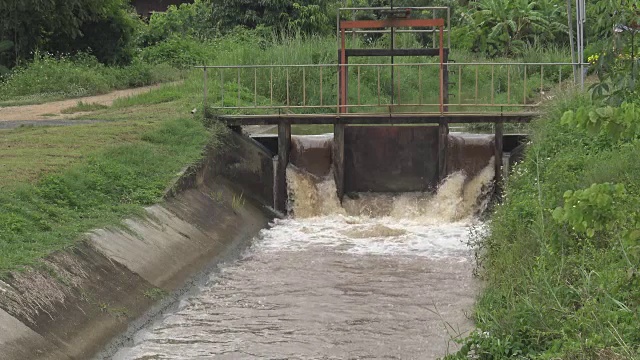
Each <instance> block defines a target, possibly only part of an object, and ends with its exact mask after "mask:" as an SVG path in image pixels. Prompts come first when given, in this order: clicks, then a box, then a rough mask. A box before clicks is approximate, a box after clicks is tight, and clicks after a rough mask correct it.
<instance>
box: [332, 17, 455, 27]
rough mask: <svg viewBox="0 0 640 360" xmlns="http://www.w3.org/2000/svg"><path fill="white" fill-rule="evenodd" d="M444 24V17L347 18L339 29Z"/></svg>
mask: <svg viewBox="0 0 640 360" xmlns="http://www.w3.org/2000/svg"><path fill="white" fill-rule="evenodd" d="M437 26H444V19H384V20H348V21H341V22H340V30H347V29H379V28H387V27H393V28H397V27H437Z"/></svg>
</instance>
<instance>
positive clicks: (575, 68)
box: [567, 0, 578, 84]
mask: <svg viewBox="0 0 640 360" xmlns="http://www.w3.org/2000/svg"><path fill="white" fill-rule="evenodd" d="M572 11H573V7H572V6H571V0H567V20H568V24H569V45H570V46H571V63H572V64H573V83H574V84H577V83H578V65H576V49H575V46H574V44H573V16H571V12H572Z"/></svg>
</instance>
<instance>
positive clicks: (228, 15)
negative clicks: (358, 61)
mask: <svg viewBox="0 0 640 360" xmlns="http://www.w3.org/2000/svg"><path fill="white" fill-rule="evenodd" d="M338 4H339V1H336V0H300V1H295V0H262V1H254V0H214V1H213V20H214V22H215V24H216V26H217V27H218V28H219V29H220V30H221V31H223V32H225V31H229V30H231V29H233V28H234V27H236V26H245V27H247V28H250V29H253V28H256V27H258V26H265V27H269V28H272V29H274V30H276V31H301V32H303V33H306V34H327V33H329V32H331V31H332V29H333V28H334V21H332V19H334V18H335V14H336V10H337V7H338Z"/></svg>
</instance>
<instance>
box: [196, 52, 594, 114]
mask: <svg viewBox="0 0 640 360" xmlns="http://www.w3.org/2000/svg"><path fill="white" fill-rule="evenodd" d="M574 65H576V64H572V63H508V62H503V63H487V62H485V63H455V62H449V63H444V64H442V66H443V68H444V70H445V74H446V81H445V83H447V84H448V86H447V88H446V90H445V94H446V96H445V97H444V99H443V100H442V101H441V100H440V96H439V92H440V80H439V71H440V66H441V64H440V63H439V62H432V63H396V64H388V63H387V64H384V63H375V64H347V65H336V64H310V65H230V66H198V68H201V69H203V73H204V93H203V95H204V99H203V100H204V104H205V106H208V107H209V108H212V109H215V110H216V111H219V112H223V113H224V112H235V113H238V112H242V113H243V114H248V113H252V112H253V113H255V112H258V113H261V114H266V113H282V112H288V113H318V112H319V113H333V112H336V113H338V112H340V108H343V109H344V108H346V109H347V110H348V112H352V113H353V112H377V113H387V112H428V113H434V112H443V111H445V112H456V113H465V112H473V113H482V112H498V111H499V112H521V111H526V110H531V109H532V108H535V107H537V106H539V105H540V103H541V102H542V101H544V100H546V99H549V98H550V97H552V96H553V93H554V92H556V91H559V90H562V89H566V88H568V87H572V86H574V85H575V84H574V77H573V71H574V70H573V69H574V67H573V66H574ZM577 65H580V64H577ZM583 65H584V64H583ZM340 67H346V68H347V70H348V75H347V79H348V86H347V94H348V95H347V98H348V101H347V102H346V104H341V103H340V89H339V85H338V84H339V76H340V71H339V69H340ZM391 72H393V76H390V73H391ZM391 79H393V83H391ZM392 88H393V89H392Z"/></svg>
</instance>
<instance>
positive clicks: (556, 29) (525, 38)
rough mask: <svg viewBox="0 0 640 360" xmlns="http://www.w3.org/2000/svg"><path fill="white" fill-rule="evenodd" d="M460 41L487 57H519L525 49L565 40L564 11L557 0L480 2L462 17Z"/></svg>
mask: <svg viewBox="0 0 640 360" xmlns="http://www.w3.org/2000/svg"><path fill="white" fill-rule="evenodd" d="M461 17H462V20H461V23H462V24H463V26H462V27H461V31H460V32H459V34H464V36H466V37H470V43H469V41H464V39H461V41H460V42H461V43H463V44H464V43H467V44H468V45H470V46H472V47H473V48H475V49H476V50H478V51H483V52H486V53H488V54H490V55H512V54H519V53H521V52H522V51H523V50H524V48H525V47H526V46H530V45H535V44H541V43H554V42H556V43H557V42H563V41H565V40H566V39H567V37H566V33H567V28H568V27H567V25H566V7H563V6H562V2H561V1H560V0H538V1H528V0H480V1H478V2H476V3H475V5H472V6H471V7H470V8H469V10H467V11H466V12H464V13H463V14H462V15H461Z"/></svg>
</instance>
